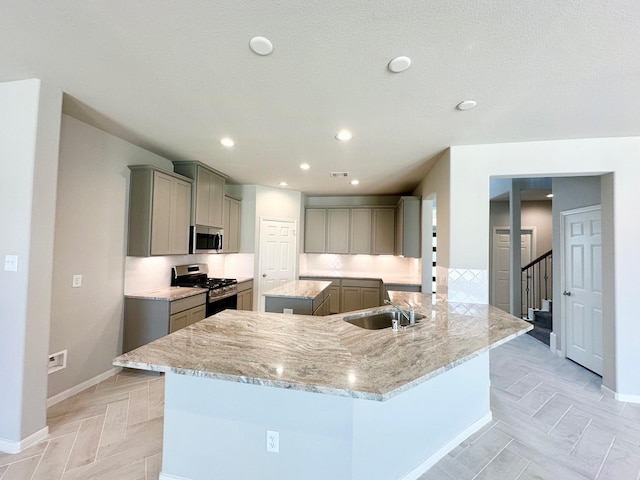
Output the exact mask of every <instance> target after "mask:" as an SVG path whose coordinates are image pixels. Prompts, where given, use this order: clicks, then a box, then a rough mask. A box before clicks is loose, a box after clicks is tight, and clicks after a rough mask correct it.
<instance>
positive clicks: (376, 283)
mask: <svg viewBox="0 0 640 480" xmlns="http://www.w3.org/2000/svg"><path fill="white" fill-rule="evenodd" d="M342 286H343V287H361V288H380V280H367V279H364V280H361V279H353V280H352V279H348V278H343V279H342Z"/></svg>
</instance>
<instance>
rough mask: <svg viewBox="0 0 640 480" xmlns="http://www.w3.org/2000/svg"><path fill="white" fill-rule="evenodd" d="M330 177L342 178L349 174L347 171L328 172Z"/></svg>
mask: <svg viewBox="0 0 640 480" xmlns="http://www.w3.org/2000/svg"><path fill="white" fill-rule="evenodd" d="M329 175H331V178H344V177H348V176H349V172H329Z"/></svg>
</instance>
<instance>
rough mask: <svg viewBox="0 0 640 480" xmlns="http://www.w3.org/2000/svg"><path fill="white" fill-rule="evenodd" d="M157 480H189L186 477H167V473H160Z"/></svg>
mask: <svg viewBox="0 0 640 480" xmlns="http://www.w3.org/2000/svg"><path fill="white" fill-rule="evenodd" d="M158 480H191V479H190V478H187V477H178V476H176V475H169V474H168V473H162V472H160V476H159V477H158Z"/></svg>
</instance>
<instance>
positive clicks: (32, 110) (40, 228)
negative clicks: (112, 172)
mask: <svg viewBox="0 0 640 480" xmlns="http://www.w3.org/2000/svg"><path fill="white" fill-rule="evenodd" d="M0 105H1V110H2V114H1V115H0V163H1V164H2V172H3V177H2V178H3V184H2V188H0V225H2V231H1V234H0V258H1V260H2V261H3V262H4V258H5V255H17V256H18V271H17V272H13V271H5V270H4V268H2V269H0V305H2V309H1V310H0V323H1V324H2V335H0V391H1V392H2V393H1V394H0V449H3V448H4V449H7V448H17V447H19V444H20V443H19V442H20V441H22V440H24V439H25V438H26V437H28V436H30V435H32V434H34V433H37V432H40V431H42V430H43V429H44V428H45V426H46V385H47V356H48V335H49V316H50V308H51V271H52V244H53V235H54V222H53V219H54V217H55V199H56V187H55V183H56V182H55V180H56V175H57V169H58V141H59V132H60V115H61V111H62V92H61V91H60V90H58V89H55V88H52V87H48V86H46V85H43V84H42V83H41V82H40V81H39V80H36V79H32V80H24V81H19V82H10V83H4V84H0Z"/></svg>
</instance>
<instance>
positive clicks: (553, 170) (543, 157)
mask: <svg viewBox="0 0 640 480" xmlns="http://www.w3.org/2000/svg"><path fill="white" fill-rule="evenodd" d="M602 173H613V179H612V181H611V182H609V183H611V185H609V183H608V184H607V185H608V186H610V187H611V188H607V189H605V188H603V190H602V208H603V212H607V211H611V212H613V215H611V216H610V217H609V218H607V222H610V223H609V225H610V227H611V228H610V229H609V230H608V231H607V230H605V232H604V235H603V274H604V276H605V278H612V279H613V280H614V282H611V283H605V285H604V287H605V288H604V292H603V307H604V314H605V316H607V318H608V319H609V323H607V324H606V326H605V332H604V335H605V365H604V377H603V382H604V385H605V386H607V387H608V388H610V389H611V390H614V391H615V392H618V394H619V395H622V396H625V398H634V399H637V400H639V401H640V375H638V371H637V365H639V364H640V349H638V348H637V339H638V338H640V322H638V321H637V313H636V310H637V307H636V305H635V301H634V300H633V299H634V298H635V296H636V295H637V292H636V291H635V290H636V287H635V285H636V283H637V282H636V278H637V271H638V270H639V269H640V251H639V250H638V248H637V238H639V235H640V222H637V221H634V219H636V218H637V206H636V205H637V179H638V178H640V138H639V137H629V138H602V139H583V140H563V141H548V142H523V143H511V144H494V145H470V146H461V147H451V205H450V206H451V211H450V222H451V225H450V229H451V238H450V242H449V247H450V267H455V268H467V269H481V270H485V271H486V270H487V269H488V263H489V255H488V251H489V236H488V235H487V232H488V231H489V201H488V199H489V179H490V177H492V176H511V177H515V176H523V177H535V176H546V177H560V176H575V175H594V174H602ZM603 226H604V225H603ZM469 238H474V241H473V242H470V241H469V240H468V239H469ZM614 252H615V255H614ZM607 338H610V339H611V340H610V344H607V343H606V339H607Z"/></svg>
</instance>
